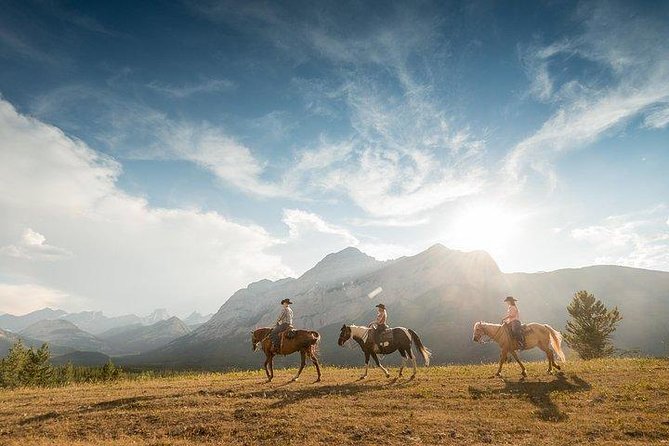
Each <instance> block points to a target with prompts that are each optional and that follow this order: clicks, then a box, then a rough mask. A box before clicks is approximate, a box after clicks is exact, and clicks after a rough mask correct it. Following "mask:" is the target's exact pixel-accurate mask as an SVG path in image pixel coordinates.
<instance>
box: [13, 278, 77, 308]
mask: <svg viewBox="0 0 669 446" xmlns="http://www.w3.org/2000/svg"><path fill="white" fill-rule="evenodd" d="M77 300H78V299H77V298H75V297H73V296H71V295H69V294H67V293H64V292H62V291H58V290H54V289H51V288H46V287H43V286H39V285H8V284H3V283H0V308H1V309H2V311H4V312H6V313H9V314H25V313H29V312H31V311H34V310H37V309H40V308H44V307H51V308H72V306H73V304H74V305H75V306H76V304H77V303H78V302H77Z"/></svg>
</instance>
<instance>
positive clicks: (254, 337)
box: [251, 327, 321, 382]
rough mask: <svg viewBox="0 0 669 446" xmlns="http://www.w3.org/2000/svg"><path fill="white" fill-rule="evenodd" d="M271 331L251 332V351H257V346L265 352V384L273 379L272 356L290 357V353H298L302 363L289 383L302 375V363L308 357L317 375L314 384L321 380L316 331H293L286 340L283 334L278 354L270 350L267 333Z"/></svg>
mask: <svg viewBox="0 0 669 446" xmlns="http://www.w3.org/2000/svg"><path fill="white" fill-rule="evenodd" d="M271 331H272V329H271V328H270V327H265V328H258V329H256V330H254V331H252V332H251V344H252V345H253V351H256V350H258V345H259V344H260V345H261V346H262V350H263V352H265V364H264V367H265V373H266V374H267V382H270V381H272V378H274V356H276V355H290V354H291V353H295V352H300V356H301V359H302V362H301V363H300V370H298V371H297V375H295V376H294V377H293V379H292V380H291V381H297V379H298V378H299V377H300V373H302V369H303V368H304V363H305V360H306V358H307V356H309V358H310V359H311V362H313V363H314V365H315V366H316V373H318V379H316V382H319V381H320V380H321V367H320V365H319V364H318V358H317V357H316V355H317V354H318V343H319V342H320V340H321V335H320V334H319V333H318V332H317V331H311V330H294V332H293V336H292V337H290V338H288V337H286V336H285V335H286V333H285V332H284V333H283V334H282V335H281V337H282V338H283V339H282V341H281V349H280V350H279V351H278V352H274V351H273V350H272V340H271V339H270V338H269V333H270V332H271Z"/></svg>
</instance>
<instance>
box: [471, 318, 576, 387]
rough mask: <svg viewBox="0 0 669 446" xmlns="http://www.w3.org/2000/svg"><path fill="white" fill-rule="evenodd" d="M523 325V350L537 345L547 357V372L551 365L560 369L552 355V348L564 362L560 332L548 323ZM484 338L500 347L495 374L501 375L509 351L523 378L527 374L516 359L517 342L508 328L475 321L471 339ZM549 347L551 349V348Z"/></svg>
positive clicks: (479, 340) (478, 340)
mask: <svg viewBox="0 0 669 446" xmlns="http://www.w3.org/2000/svg"><path fill="white" fill-rule="evenodd" d="M525 327H526V328H525V350H529V349H531V348H534V347H539V348H540V349H541V350H543V351H544V352H545V353H546V358H547V359H548V373H552V371H553V367H555V368H556V369H558V370H560V366H559V365H557V364H556V363H555V356H554V355H553V350H554V351H555V354H557V356H558V358H560V360H561V361H562V362H565V356H564V353H563V352H562V347H561V346H560V344H561V343H562V335H561V334H560V332H559V331H557V330H555V329H554V328H553V327H551V326H550V325H546V324H537V323H534V322H532V323H529V324H527V325H526V326H525ZM485 338H488V339H492V340H493V341H495V342H497V344H499V346H500V348H501V349H502V352H501V354H500V357H499V367H498V369H497V373H495V376H501V373H502V365H503V364H504V361H505V360H506V358H507V357H508V355H509V353H511V355H512V356H513V358H514V359H515V360H516V361H517V362H518V364H520V369H521V374H522V376H523V378H525V377H526V376H527V373H526V372H525V366H524V365H523V363H522V362H520V359H518V355H517V354H516V350H519V348H518V343H517V342H516V341H515V339H513V337H512V336H511V333H510V329H508V328H507V327H506V326H504V325H500V324H490V323H487V322H483V321H481V322H477V323H475V324H474V334H473V336H472V340H473V341H474V342H483V341H484V339H485ZM551 347H552V349H553V350H551Z"/></svg>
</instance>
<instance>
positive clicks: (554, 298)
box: [0, 245, 669, 369]
mask: <svg viewBox="0 0 669 446" xmlns="http://www.w3.org/2000/svg"><path fill="white" fill-rule="evenodd" d="M379 288H380V289H381V290H382V291H381V292H380V293H378V294H376V295H375V294H374V293H371V292H372V291H374V290H377V289H379ZM582 289H585V290H588V291H589V292H591V293H593V294H595V296H596V297H597V298H598V299H600V300H602V301H603V302H604V304H605V305H607V306H608V307H614V306H617V307H618V308H619V310H620V312H621V314H622V316H623V321H622V322H621V323H620V326H619V328H618V330H617V331H616V332H615V336H614V337H615V339H614V341H615V345H616V347H618V348H619V349H621V350H623V351H624V350H639V351H641V352H642V353H645V354H649V355H658V356H667V355H669V325H667V324H666V323H665V321H666V320H667V319H668V318H669V272H663V271H651V270H645V269H638V268H628V267H622V266H609V265H601V266H590V267H583V268H570V269H561V270H557V271H552V272H539V273H503V272H502V271H500V269H499V267H498V266H497V264H496V263H495V261H494V259H493V258H492V257H491V256H490V255H489V254H488V253H486V252H484V251H472V252H463V251H457V250H452V249H448V248H446V247H444V246H442V245H434V246H432V247H430V248H429V249H427V250H425V251H423V252H421V253H418V254H417V255H414V256H408V257H401V258H398V259H395V260H390V261H384V262H382V261H378V260H376V259H374V258H373V257H370V256H368V255H366V254H364V253H363V252H361V251H359V250H358V249H356V248H346V249H344V250H342V251H340V252H337V253H333V254H329V255H327V256H326V257H325V258H324V259H323V260H321V261H320V262H318V263H317V264H316V265H315V266H314V267H313V268H311V269H310V270H308V271H307V272H305V273H304V274H303V275H302V276H300V277H299V278H285V279H280V280H276V281H271V280H267V279H266V280H261V281H258V282H255V283H251V284H249V285H248V286H247V287H246V288H243V289H240V290H238V291H237V292H235V293H234V294H233V295H232V296H230V298H229V299H227V300H226V301H225V302H224V303H223V305H222V306H221V307H220V309H219V310H218V312H217V313H216V314H215V315H213V316H211V318H209V316H201V315H199V314H198V313H194V314H192V315H190V316H189V317H188V318H185V320H184V321H181V320H179V319H177V318H169V319H164V317H165V316H166V315H165V312H164V311H157V312H154V314H153V315H152V317H153V318H154V319H161V318H163V319H162V320H158V321H157V322H155V323H154V324H151V325H146V324H144V323H143V322H145V321H149V320H151V318H144V319H143V318H139V319H140V320H139V321H137V320H136V319H134V318H125V319H124V321H125V322H131V323H130V324H127V325H121V326H112V327H111V328H106V330H104V331H102V330H100V329H99V328H96V333H95V334H92V331H93V328H90V331H88V334H90V336H92V337H93V338H94V339H91V337H86V336H83V335H82V334H81V333H78V332H76V331H73V330H72V327H71V326H69V325H68V326H67V327H66V326H65V324H64V323H71V324H72V325H75V326H76V325H77V322H78V323H79V324H80V325H82V326H83V325H85V323H87V321H91V320H95V319H96V318H98V320H100V321H107V320H108V319H112V318H107V319H103V318H101V317H100V316H98V313H94V312H83V313H77V314H76V317H75V316H74V315H67V314H65V315H64V314H61V313H62V312H59V311H58V310H49V309H45V310H40V311H41V313H40V315H42V316H47V317H50V318H52V319H55V320H58V321H60V322H58V324H57V325H58V327H54V326H52V324H46V323H42V324H36V325H35V322H39V321H35V319H38V318H39V317H37V316H36V315H33V314H32V313H31V314H30V315H27V316H24V317H26V320H30V321H31V322H32V324H31V325H32V326H31V327H28V326H26V327H24V329H23V330H24V331H21V332H20V333H19V335H20V336H27V337H30V339H32V342H36V341H35V339H40V340H50V341H51V342H52V343H53V344H57V345H58V348H60V349H68V348H69V349H71V350H72V349H76V350H80V349H82V348H94V349H95V351H96V352H102V353H104V354H111V355H113V356H115V358H114V360H115V362H118V363H120V364H123V365H127V366H133V367H170V368H206V369H227V368H240V367H258V366H259V365H260V364H261V363H262V358H260V357H259V356H258V354H255V353H252V352H251V343H250V337H249V333H250V331H251V330H253V329H255V328H257V327H262V326H271V325H273V323H274V321H275V318H276V317H277V315H278V313H279V311H280V309H281V307H280V304H279V302H280V301H281V300H282V299H283V298H286V297H289V298H290V299H291V300H292V301H293V302H294V305H293V310H294V314H295V320H294V323H295V326H296V327H298V328H309V329H315V330H319V331H320V333H321V335H322V342H321V344H320V349H321V357H322V360H323V362H324V363H330V364H360V363H361V362H362V354H361V353H360V352H359V351H357V349H348V348H341V347H339V346H338V345H337V337H338V334H339V329H340V328H341V326H342V324H358V325H367V324H368V323H369V322H371V321H372V320H373V319H374V316H375V313H376V311H375V308H374V307H375V305H376V304H377V303H380V302H383V303H384V304H385V305H386V306H387V308H388V313H389V321H390V325H393V326H405V327H410V328H413V329H415V330H416V331H417V332H418V333H419V334H420V336H421V338H422V339H423V342H424V343H425V344H426V345H427V346H428V347H429V348H430V349H431V350H432V351H433V353H434V356H433V361H434V363H442V364H443V363H471V362H479V361H488V360H495V359H497V355H498V350H497V348H496V346H494V345H491V344H486V345H478V344H474V343H473V342H472V340H471V335H472V333H471V331H472V325H473V323H474V322H475V321H478V320H488V321H493V322H498V321H500V319H501V318H502V317H503V316H504V314H505V311H506V306H505V304H504V303H503V302H502V301H503V299H504V297H505V296H507V295H512V296H514V297H516V298H517V299H518V301H519V302H518V305H519V308H520V312H521V318H522V319H523V321H525V322H542V323H548V324H550V325H552V326H553V327H554V328H556V329H558V330H563V329H564V326H565V324H566V321H567V319H568V314H567V311H566V307H567V305H568V304H569V301H570V300H571V298H572V296H573V294H574V293H575V292H577V291H579V290H582ZM370 293H371V294H370ZM369 296H372V298H370V297H369ZM47 310H48V311H47ZM135 317H136V316H135ZM121 318H123V317H121ZM24 323H25V321H19V320H17V317H16V316H11V315H2V316H0V327H4V326H3V325H2V324H13V325H12V327H18V326H21V325H22V324H24ZM109 324H110V325H113V323H111V322H110V323H109ZM48 326H52V330H51V331H49V330H46V331H45V330H44V329H45V327H48ZM99 326H100V327H101V326H102V324H100V325H99ZM78 328H79V329H81V328H82V327H81V326H78ZM59 330H64V331H59ZM67 330H70V333H71V336H72V338H73V339H76V342H74V341H73V340H72V339H67V338H68V337H67V336H64V337H63V336H62V335H63V333H66V332H67ZM54 331H57V332H58V333H53V332H54ZM82 331H86V330H82ZM3 333H4V335H5V338H3V337H2V333H0V348H2V345H3V344H2V342H3V339H5V341H4V342H5V344H6V343H7V342H9V338H8V337H7V336H10V337H11V336H17V335H16V334H13V333H11V332H7V331H5V332H3ZM75 334H76V336H75ZM58 336H60V337H58ZM86 342H88V344H87V343H86ZM0 353H1V351H0ZM61 354H69V355H70V356H71V357H77V354H76V353H73V352H72V351H63V350H61ZM523 356H525V357H530V358H532V357H534V358H537V357H540V355H539V354H538V352H535V353H523ZM95 358H97V360H101V359H102V358H103V357H102V356H100V357H95ZM95 358H93V357H92V356H90V355H89V357H88V359H89V360H92V359H95ZM295 360H296V359H295V358H289V359H283V360H279V365H282V364H287V363H294V361H295ZM396 360H397V358H393V359H391V358H388V361H396Z"/></svg>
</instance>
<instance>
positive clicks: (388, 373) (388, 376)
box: [372, 352, 390, 378]
mask: <svg viewBox="0 0 669 446" xmlns="http://www.w3.org/2000/svg"><path fill="white" fill-rule="evenodd" d="M372 358H374V362H375V363H376V365H378V366H379V367H381V370H383V373H385V374H386V378H390V372H389V371H388V369H386V368H385V367H384V366H382V365H381V363H380V362H379V357H378V356H376V353H374V352H372Z"/></svg>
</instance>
